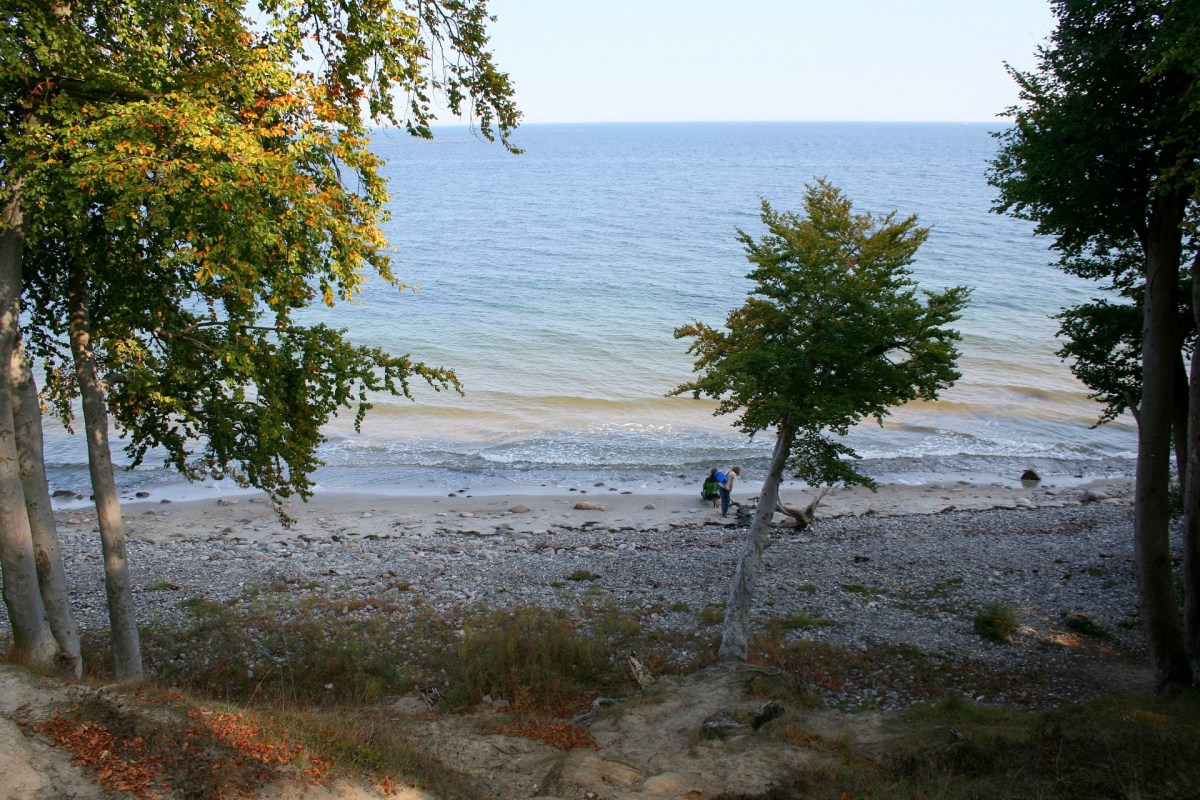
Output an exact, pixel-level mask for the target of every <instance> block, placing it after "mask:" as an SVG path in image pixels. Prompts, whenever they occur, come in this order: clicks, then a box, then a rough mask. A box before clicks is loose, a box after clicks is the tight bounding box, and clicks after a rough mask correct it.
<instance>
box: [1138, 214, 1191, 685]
mask: <svg viewBox="0 0 1200 800" xmlns="http://www.w3.org/2000/svg"><path fill="white" fill-rule="evenodd" d="M1172 202H1173V200H1172V199H1171V198H1169V197H1163V198H1159V199H1158V200H1156V202H1155V205H1156V206H1159V208H1156V209H1155V211H1156V212H1157V213H1155V214H1152V220H1153V224H1152V226H1151V228H1150V230H1149V231H1148V233H1147V234H1146V240H1145V252H1146V297H1145V313H1144V316H1143V323H1142V402H1141V409H1140V413H1139V415H1138V455H1137V477H1136V481H1135V490H1134V492H1135V500H1134V502H1135V506H1134V522H1133V539H1134V560H1135V566H1136V570H1137V583H1138V595H1139V600H1140V608H1141V614H1142V623H1143V624H1144V625H1145V626H1146V636H1147V639H1148V642H1149V645H1150V654H1151V659H1152V660H1153V663H1154V670H1155V682H1156V685H1157V686H1158V687H1159V688H1162V687H1164V686H1166V685H1167V684H1171V683H1185V682H1190V680H1189V679H1190V670H1189V669H1188V662H1187V657H1186V655H1185V653H1184V648H1183V625H1182V621H1181V619H1180V614H1179V608H1178V605H1177V604H1176V599H1175V591H1174V579H1173V577H1172V574H1171V542H1170V523H1171V519H1170V513H1171V512H1170V482H1171V427H1172V419H1173V416H1174V405H1175V403H1174V387H1173V384H1174V378H1175V359H1176V358H1177V356H1176V355H1175V352H1176V351H1175V343H1176V337H1175V315H1176V309H1177V305H1176V300H1177V297H1178V290H1179V257H1180V255H1181V249H1180V244H1181V234H1180V228H1179V223H1180V222H1181V221H1182V217H1181V215H1174V214H1172V213H1171V212H1170V211H1169V210H1167V211H1164V210H1163V206H1167V205H1170V204H1171V203H1172ZM1179 208H1182V205H1180V206H1179ZM1174 217H1178V218H1175V219H1173V218H1174Z"/></svg>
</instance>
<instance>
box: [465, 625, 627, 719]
mask: <svg viewBox="0 0 1200 800" xmlns="http://www.w3.org/2000/svg"><path fill="white" fill-rule="evenodd" d="M606 667H607V658H606V654H605V651H604V648H603V647H601V646H600V644H599V643H598V642H597V641H596V640H594V639H592V638H589V637H586V636H583V635H581V634H580V633H579V631H578V629H577V627H576V624H575V622H574V621H573V620H572V619H571V618H570V617H568V616H567V615H566V613H564V612H561V611H547V610H543V609H540V608H520V609H516V610H514V611H503V610H500V611H493V612H489V613H486V614H483V615H481V616H480V617H478V618H476V619H474V620H470V621H468V622H467V623H466V624H465V625H464V628H463V637H462V641H461V643H460V645H459V648H458V663H457V665H456V668H455V670H454V674H453V675H452V677H451V686H450V689H449V691H448V693H447V697H446V701H447V704H448V706H450V707H451V708H454V707H462V706H467V705H471V704H474V703H477V702H479V701H480V699H481V698H483V697H484V696H485V695H491V696H493V697H497V698H499V697H503V698H505V699H507V700H508V701H510V702H511V703H513V704H514V705H518V706H520V707H523V708H535V709H536V708H552V707H554V706H557V705H562V704H564V703H570V702H571V701H574V700H578V699H579V698H580V697H581V696H582V694H583V693H584V692H585V691H586V690H589V689H593V688H595V687H596V686H597V685H599V684H601V683H603V682H604V681H605V679H606V677H607V675H606ZM589 700H590V698H589Z"/></svg>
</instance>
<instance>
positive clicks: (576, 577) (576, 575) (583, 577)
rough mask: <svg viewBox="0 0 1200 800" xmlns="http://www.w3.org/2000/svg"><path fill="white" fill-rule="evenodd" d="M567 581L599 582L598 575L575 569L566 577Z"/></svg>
mask: <svg viewBox="0 0 1200 800" xmlns="http://www.w3.org/2000/svg"><path fill="white" fill-rule="evenodd" d="M567 580H569V581H598V580H600V575H599V573H596V572H591V571H590V570H586V569H577V570H575V571H574V572H572V573H571V574H570V575H568V576H567Z"/></svg>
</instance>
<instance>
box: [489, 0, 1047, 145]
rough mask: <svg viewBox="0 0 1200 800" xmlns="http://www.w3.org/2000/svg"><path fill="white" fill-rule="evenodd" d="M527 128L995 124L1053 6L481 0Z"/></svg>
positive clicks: (1036, 0)
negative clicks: (736, 123) (681, 124)
mask: <svg viewBox="0 0 1200 800" xmlns="http://www.w3.org/2000/svg"><path fill="white" fill-rule="evenodd" d="M488 9H489V11H490V13H491V14H493V15H494V16H496V21H495V22H494V23H492V24H491V26H490V28H489V30H490V31H491V37H492V50H493V52H494V53H495V56H496V61H497V63H498V64H499V66H500V68H501V69H502V70H504V71H506V72H508V73H509V76H510V77H511V78H512V80H513V83H514V84H515V86H516V97H517V104H518V106H519V107H520V108H521V110H522V112H523V113H524V115H525V116H524V118H523V122H525V123H539V122H666V121H709V120H747V121H750V120H754V121H767V120H826V121H849V120H874V121H953V122H975V121H994V120H995V119H996V118H997V115H998V114H999V113H1000V112H1001V111H1003V109H1005V108H1006V107H1008V106H1011V105H1013V104H1014V103H1016V102H1017V89H1016V86H1015V84H1014V83H1013V80H1012V78H1011V77H1010V76H1009V75H1008V73H1007V72H1006V71H1005V68H1004V64H1005V62H1007V63H1009V64H1011V65H1013V66H1014V67H1016V68H1018V69H1029V68H1031V67H1033V66H1034V64H1035V61H1034V53H1035V50H1036V48H1037V47H1038V45H1039V44H1042V43H1044V41H1045V39H1046V37H1047V36H1048V35H1049V34H1050V32H1051V30H1052V29H1053V23H1054V19H1053V16H1052V14H1051V12H1050V0H489V3H488Z"/></svg>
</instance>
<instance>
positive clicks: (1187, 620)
mask: <svg viewBox="0 0 1200 800" xmlns="http://www.w3.org/2000/svg"><path fill="white" fill-rule="evenodd" d="M1191 274H1192V313H1193V315H1195V318H1196V321H1197V323H1198V324H1200V254H1197V255H1196V257H1195V258H1193V259H1192V268H1191ZM1187 444H1188V465H1187V481H1186V483H1185V484H1184V485H1183V630H1184V650H1185V651H1186V653H1187V658H1188V664H1189V667H1190V668H1191V677H1192V683H1193V684H1194V685H1198V686H1200V348H1194V349H1193V350H1192V375H1191V381H1190V382H1189V384H1188V427H1187Z"/></svg>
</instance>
